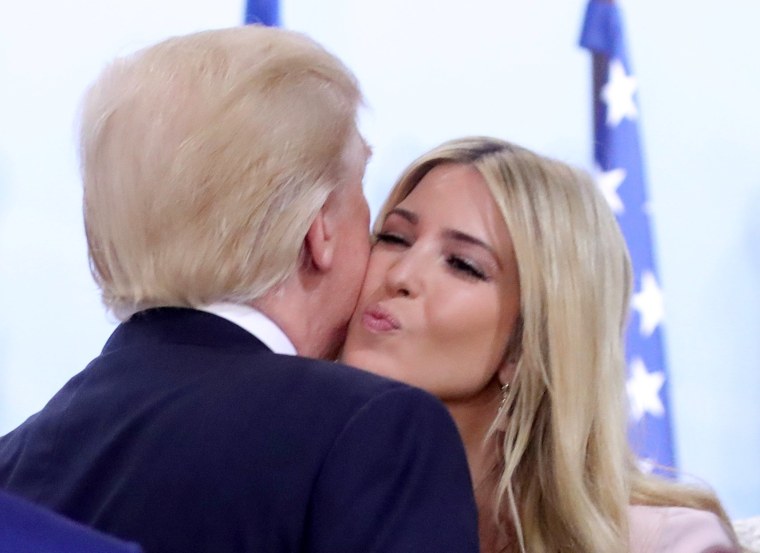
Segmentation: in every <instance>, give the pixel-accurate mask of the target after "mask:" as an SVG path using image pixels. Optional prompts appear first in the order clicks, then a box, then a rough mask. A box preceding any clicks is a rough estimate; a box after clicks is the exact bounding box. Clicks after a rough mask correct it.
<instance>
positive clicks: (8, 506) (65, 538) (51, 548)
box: [0, 493, 140, 553]
mask: <svg viewBox="0 0 760 553" xmlns="http://www.w3.org/2000/svg"><path fill="white" fill-rule="evenodd" d="M0 551H2V552H3V553H140V548H139V547H138V546H136V545H134V544H128V543H123V542H121V541H119V540H117V539H115V538H112V537H110V536H106V535H104V534H101V533H100V532H96V531H95V530H93V529H92V528H87V527H86V526H82V525H81V524H77V523H75V522H72V521H70V520H68V519H66V518H64V517H62V516H60V515H58V514H56V513H53V512H52V511H48V510H47V509H43V508H42V507H39V506H38V505H33V504H32V503H29V502H28V501H24V500H22V499H19V498H18V497H14V496H11V495H8V494H6V493H0Z"/></svg>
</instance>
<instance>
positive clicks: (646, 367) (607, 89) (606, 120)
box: [581, 0, 675, 470]
mask: <svg viewBox="0 0 760 553" xmlns="http://www.w3.org/2000/svg"><path fill="white" fill-rule="evenodd" d="M581 46H583V47H584V48H587V49H588V50H590V51H591V52H592V54H593V65H594V160H595V162H596V166H597V167H596V170H597V179H596V180H597V184H598V185H599V187H600V189H601V190H602V192H603V193H604V196H605V197H606V198H607V202H608V203H609V205H610V207H611V208H612V210H613V211H614V212H615V214H616V216H617V219H618V222H619V223H620V227H621V229H622V230H623V234H624V235H625V238H626V241H627V242H628V248H629V250H630V252H631V259H632V262H633V268H634V295H633V300H632V305H631V308H632V309H631V319H630V323H629V327H628V331H627V336H626V340H627V353H626V361H627V364H628V378H627V384H626V386H627V391H628V400H629V403H630V423H631V424H630V439H631V445H632V447H633V449H634V451H636V453H637V454H638V456H639V458H640V462H641V464H642V467H643V468H645V469H648V470H657V467H661V466H665V467H675V459H674V455H673V444H672V432H671V424H670V414H669V409H668V379H667V372H666V367H665V360H664V355H663V344H662V343H663V339H662V322H663V316H664V310H663V295H662V290H661V288H660V284H659V280H658V278H657V270H656V267H655V263H654V255H653V252H652V233H651V221H650V212H649V204H648V199H647V189H646V182H645V179H644V171H643V163H642V153H641V144H640V141H639V132H638V121H639V115H640V110H639V106H638V101H637V99H638V98H637V95H638V82H637V80H636V77H635V75H634V72H633V68H632V67H631V62H630V58H629V57H628V54H627V52H626V48H625V37H624V33H623V20H622V14H621V11H620V9H619V8H618V6H617V5H616V4H615V3H614V2H611V1H609V0H607V1H604V0H590V1H589V3H588V7H587V9H586V17H585V20H584V23H583V31H582V33H581Z"/></svg>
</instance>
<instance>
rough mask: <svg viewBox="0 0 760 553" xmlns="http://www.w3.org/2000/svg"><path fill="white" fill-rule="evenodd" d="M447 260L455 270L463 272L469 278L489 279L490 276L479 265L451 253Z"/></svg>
mask: <svg viewBox="0 0 760 553" xmlns="http://www.w3.org/2000/svg"><path fill="white" fill-rule="evenodd" d="M446 262H447V263H448V264H449V267H451V268H452V269H453V270H454V271H456V272H458V273H461V274H463V275H464V276H466V277H467V278H472V279H476V280H488V276H487V275H486V274H485V272H483V271H482V270H481V269H480V268H479V267H478V266H477V265H475V264H474V263H472V262H471V261H468V260H466V259H463V258H461V257H459V256H456V255H450V256H449V257H448V259H447V260H446Z"/></svg>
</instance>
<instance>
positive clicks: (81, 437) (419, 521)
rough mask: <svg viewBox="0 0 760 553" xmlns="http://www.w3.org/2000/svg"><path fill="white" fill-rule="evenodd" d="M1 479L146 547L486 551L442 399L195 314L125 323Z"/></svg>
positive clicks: (38, 418)
mask: <svg viewBox="0 0 760 553" xmlns="http://www.w3.org/2000/svg"><path fill="white" fill-rule="evenodd" d="M0 487H4V488H7V489H8V490H10V491H13V492H15V493H18V494H20V495H23V496H25V497H27V498H29V499H30V500H32V501H34V502H38V503H41V504H44V505H46V506H48V507H50V508H52V509H54V510H56V511H58V512H60V513H62V514H64V515H66V516H68V517H70V518H72V519H74V520H77V521H80V522H83V523H85V524H88V525H91V526H94V527H95V528H98V529H101V530H103V531H105V532H108V533H111V534H113V535H115V536H119V537H121V538H124V539H127V540H131V541H136V542H138V543H140V544H141V545H142V547H143V548H144V549H145V551H146V552H147V553H192V552H208V553H236V552H255V553H269V552H272V553H274V552H290V551H294V552H295V551H298V552H320V553H342V552H345V553H371V552H402V551H403V552H409V553H419V552H422V551H435V552H447V551H451V552H463V553H466V552H473V553H475V552H477V522H476V510H475V506H474V500H473V497H472V491H471V484H470V479H469V473H468V469H467V466H466V460H465V457H464V450H463V447H462V445H461V442H460V440H459V435H458V433H457V430H456V428H455V426H454V424H453V422H452V420H451V418H450V417H449V415H448V412H447V411H446V410H445V408H444V407H443V406H442V405H441V404H440V403H439V402H438V401H437V400H436V399H435V398H433V397H432V396H430V395H429V394H427V393H425V392H423V391H421V390H418V389H415V388H411V387H409V386H406V385H404V384H401V383H398V382H393V381H390V380H386V379H383V378H380V377H377V376H375V375H371V374H369V373H366V372H364V371H360V370H357V369H354V368H349V367H345V366H342V365H340V364H337V363H330V362H324V361H316V360H313V359H306V358H302V357H295V356H285V355H276V354H274V353H272V352H271V351H270V350H269V349H268V348H267V347H265V346H264V345H263V344H262V343H261V342H259V341H258V340H257V339H256V338H254V337H253V336H252V335H251V334H249V333H248V332H246V331H245V330H243V329H242V328H240V327H238V326H237V325H235V324H233V323H230V322H229V321H226V320H224V319H222V318H220V317H217V316H215V315H211V314H209V313H205V312H201V311H195V310H191V309H177V308H162V309H153V310H149V311H145V312H142V313H138V314H137V315H135V316H133V317H132V318H131V319H130V320H129V321H128V322H126V323H124V324H122V325H120V326H119V327H118V328H117V329H116V330H115V332H114V333H113V335H112V336H111V338H110V339H109V340H108V342H107V344H106V346H105V348H104V349H103V352H102V354H101V355H100V356H99V357H97V358H96V359H95V360H94V361H93V362H92V363H90V365H89V366H88V367H87V368H86V369H85V370H84V371H82V372H81V373H79V374H78V375H77V376H75V377H74V378H72V379H71V381H69V382H68V383H67V384H66V386H65V387H64V388H63V389H62V390H61V391H60V392H58V394H56V395H55V396H54V397H53V399H52V400H51V401H50V402H49V403H48V404H47V405H46V406H45V408H44V409H43V410H42V411H41V412H39V413H37V414H36V415H33V416H32V417H30V418H29V419H28V420H27V421H26V422H25V423H24V424H22V425H21V426H20V427H19V428H17V429H16V430H14V431H13V432H11V433H10V434H8V435H6V436H4V437H3V438H0Z"/></svg>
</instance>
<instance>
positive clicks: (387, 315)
mask: <svg viewBox="0 0 760 553" xmlns="http://www.w3.org/2000/svg"><path fill="white" fill-rule="evenodd" d="M362 324H363V325H364V328H366V329H367V330H369V331H370V332H393V331H394V330H398V329H400V328H401V323H400V322H399V321H398V319H396V317H394V316H393V314H392V313H391V312H390V311H388V310H387V309H386V308H385V307H383V306H381V305H380V304H375V305H370V306H369V307H367V309H365V310H364V313H363V314H362Z"/></svg>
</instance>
